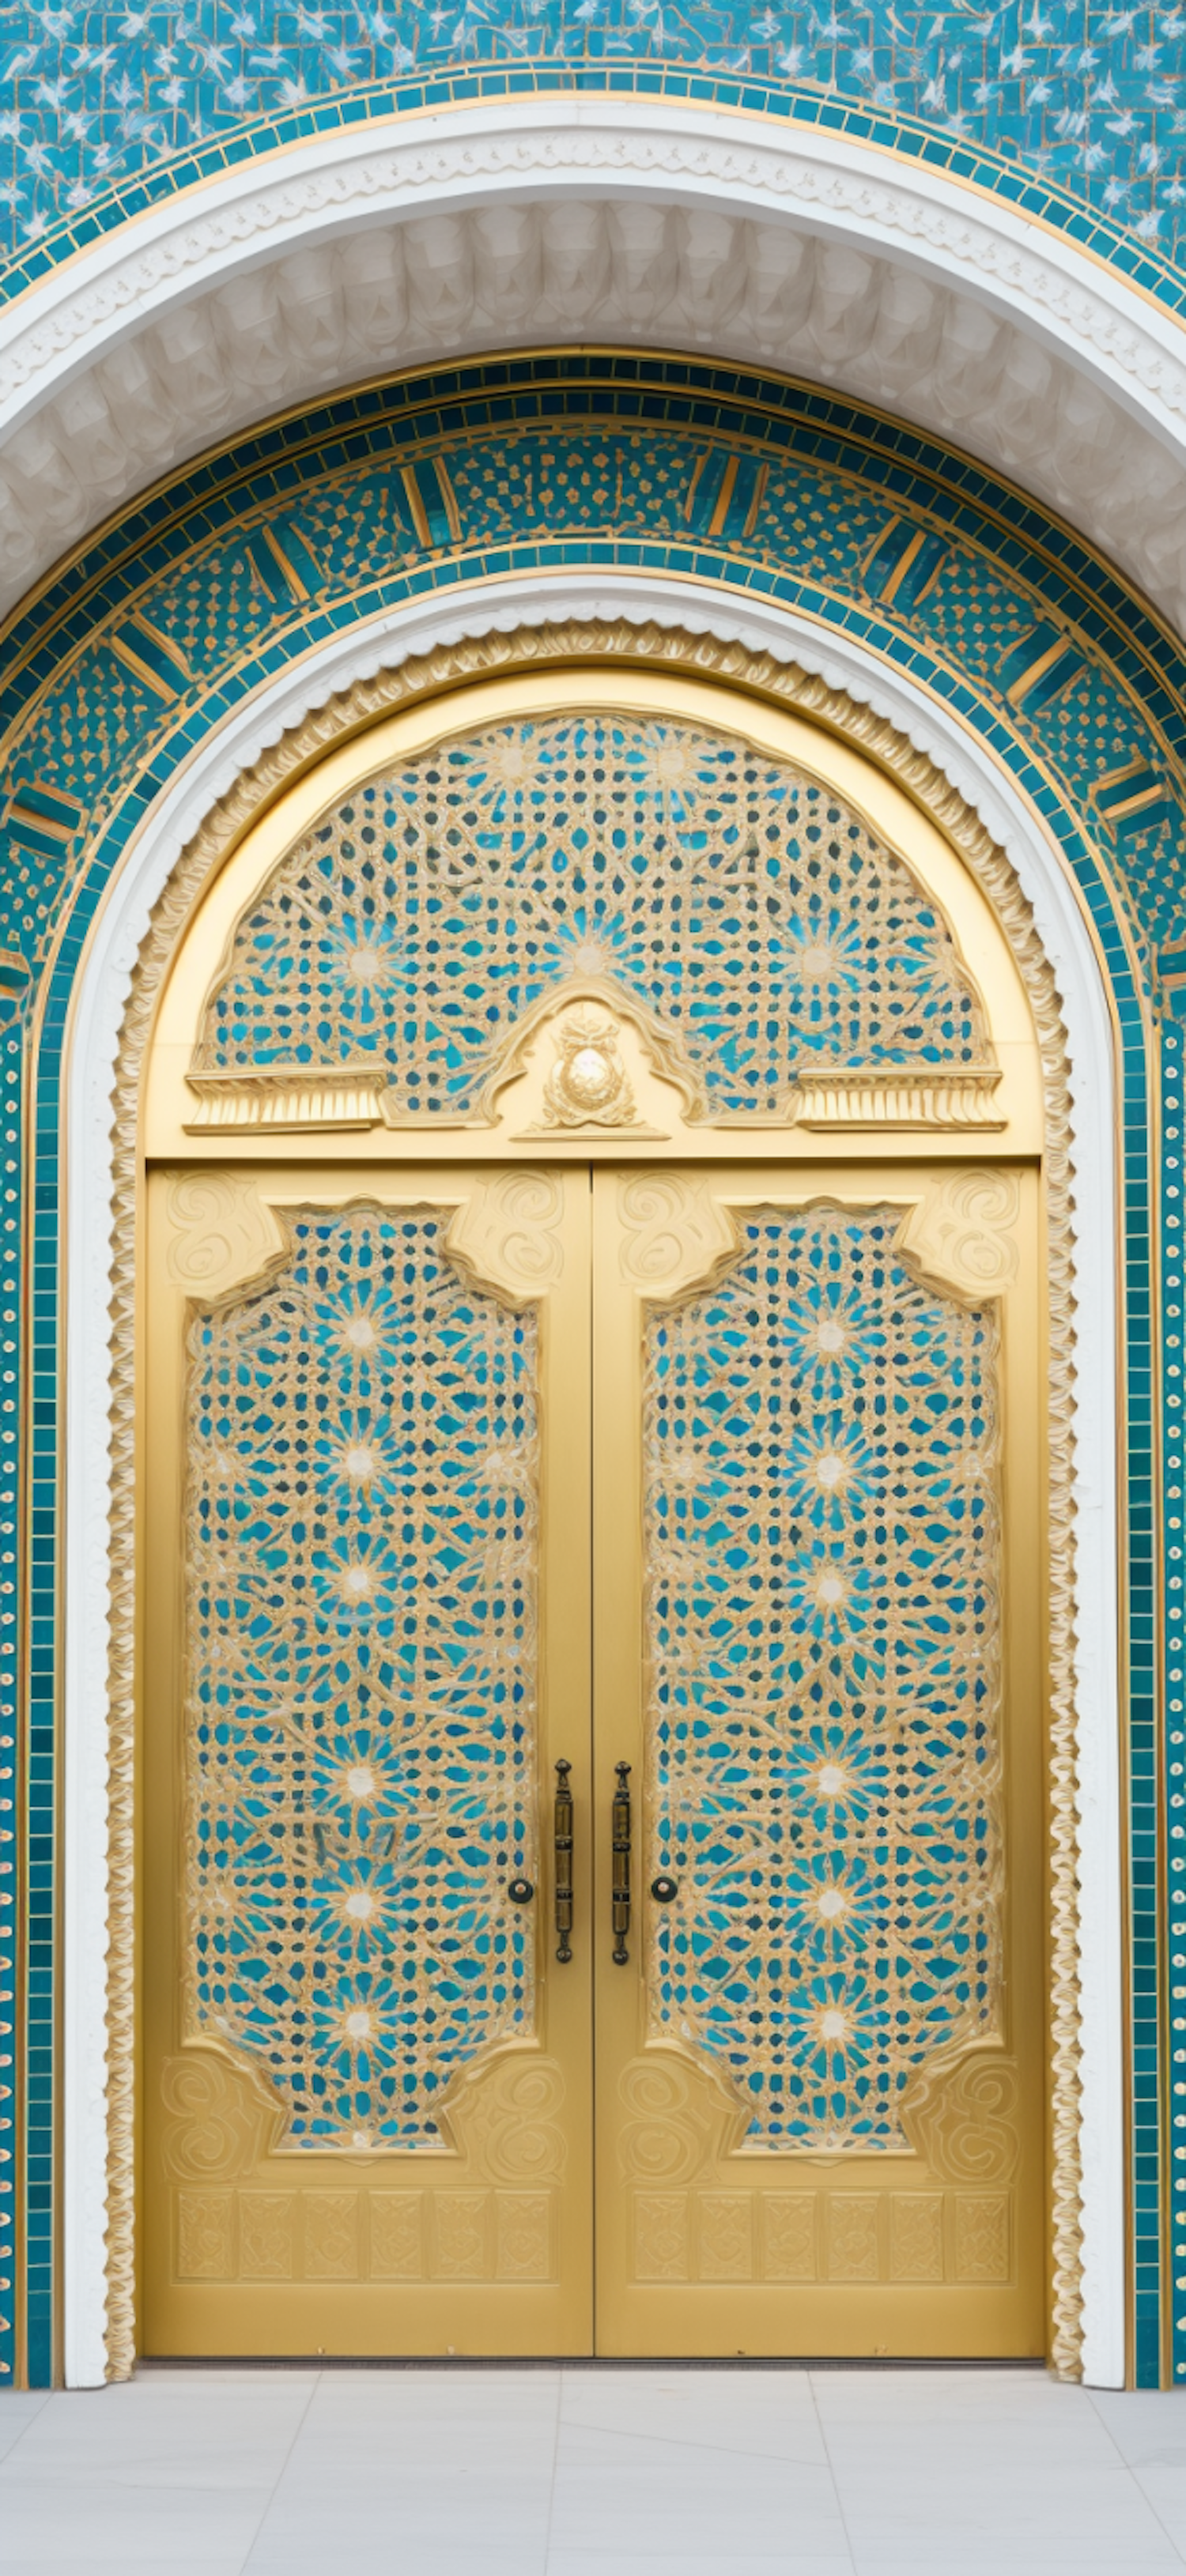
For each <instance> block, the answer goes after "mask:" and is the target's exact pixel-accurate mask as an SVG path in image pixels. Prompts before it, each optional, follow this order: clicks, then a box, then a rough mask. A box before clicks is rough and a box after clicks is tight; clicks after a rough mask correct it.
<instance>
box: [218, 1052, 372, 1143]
mask: <svg viewBox="0 0 1186 2576" xmlns="http://www.w3.org/2000/svg"><path fill="white" fill-rule="evenodd" d="M185 1079H186V1084H187V1087H188V1089H189V1090H190V1091H192V1093H193V1095H194V1099H195V1102H196V1107H195V1109H194V1114H193V1116H192V1118H187V1119H186V1122H185V1132H186V1134H187V1136H208V1135H211V1134H212V1133H221V1134H224V1135H239V1134H242V1133H243V1131H244V1130H245V1129H247V1130H250V1129H258V1130H259V1131H260V1132H261V1133H263V1134H266V1135H269V1136H279V1135H284V1134H285V1133H288V1134H291V1133H293V1131H294V1130H299V1129H302V1128H318V1129H321V1130H323V1131H324V1130H325V1129H326V1128H338V1129H348V1128H366V1127H377V1126H378V1125H379V1124H380V1121H381V1119H382V1116H383V1107H382V1098H383V1092H384V1090H385V1088H386V1084H387V1068H386V1065H384V1064H343V1065H337V1066H334V1065H304V1064H277V1065H270V1066H269V1067H268V1069H267V1071H266V1072H264V1073H259V1072H252V1073H187V1075H186V1077H185Z"/></svg>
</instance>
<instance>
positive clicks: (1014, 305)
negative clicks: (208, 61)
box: [0, 94, 1186, 631]
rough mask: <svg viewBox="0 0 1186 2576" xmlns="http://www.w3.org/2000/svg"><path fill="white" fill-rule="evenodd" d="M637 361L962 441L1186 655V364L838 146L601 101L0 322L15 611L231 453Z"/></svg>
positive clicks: (455, 120) (1071, 251)
mask: <svg viewBox="0 0 1186 2576" xmlns="http://www.w3.org/2000/svg"><path fill="white" fill-rule="evenodd" d="M611 341H612V342H617V343H622V342H625V343H634V344H636V345H640V344H641V345H647V346H649V347H651V348H655V347H667V348H673V349H680V350H690V351H693V352H694V353H695V354H696V355H698V356H704V357H706V358H707V357H725V358H737V359H741V360H744V361H745V362H746V363H747V364H749V365H751V366H752V365H754V364H757V365H762V364H767V365H772V366H777V367H778V368H779V369H780V371H783V372H788V373H792V374H797V375H801V376H805V377H807V378H809V379H818V380H821V381H823V382H826V383H827V384H829V385H830V386H832V387H834V388H836V389H838V390H840V391H843V392H851V393H852V394H854V395H856V396H859V397H860V398H861V399H862V400H866V401H873V402H874V403H876V404H878V405H881V406H882V407H884V408H886V409H889V410H891V411H894V412H897V413H898V414H899V415H901V416H904V417H906V418H908V419H910V420H912V421H913V422H915V423H916V424H917V425H918V426H919V427H921V428H924V429H926V430H928V431H930V432H932V433H933V434H935V435H937V436H939V437H941V438H944V439H947V440H949V441H950V440H952V439H954V440H956V441H957V442H959V443H960V444H962V445H963V446H965V447H966V448H968V449H970V450H971V451H972V452H973V453H974V454H976V455H977V456H978V457H980V458H981V459H982V460H983V461H984V462H985V463H987V464H989V465H991V466H992V467H993V468H994V469H996V470H998V471H1000V472H1002V473H1003V474H1004V475H1006V476H1007V477H1010V478H1012V479H1013V480H1015V481H1016V482H1018V483H1020V484H1022V485H1023V486H1025V487H1026V488H1027V489H1030V490H1032V491H1033V492H1034V493H1035V494H1036V495H1037V496H1039V497H1040V498H1041V499H1042V500H1043V501H1045V502H1047V503H1049V504H1050V505H1051V506H1053V507H1054V508H1055V509H1056V510H1058V511H1060V512H1061V513H1062V514H1063V515H1064V516H1065V517H1066V518H1068V519H1069V520H1070V521H1071V522H1072V523H1073V524H1074V525H1076V526H1077V527H1078V528H1079V529H1080V530H1081V531H1082V532H1083V534H1084V535H1085V536H1087V537H1088V538H1089V540H1090V541H1091V542H1092V543H1094V544H1097V545H1099V546H1100V547H1101V548H1102V550H1103V551H1104V552H1106V553H1109V554H1111V555H1112V556H1113V557H1114V558H1115V559H1116V561H1117V562H1118V563H1120V564H1121V565H1122V566H1123V568H1124V569H1125V570H1126V571H1127V572H1128V573H1130V574H1131V575H1132V576H1133V577H1134V578H1135V579H1136V580H1137V581H1138V582H1139V583H1140V584H1141V585H1142V586H1143V587H1144V589H1145V590H1146V591H1147V592H1148V594H1149V596H1150V597H1151V598H1152V599H1153V600H1154V602H1155V604H1156V605H1157V606H1159V607H1160V609H1161V610H1162V612H1163V614H1165V615H1166V616H1167V617H1168V618H1169V619H1170V620H1171V622H1174V623H1176V624H1177V626H1178V627H1179V629H1180V630H1182V631H1186V478H1184V476H1183V465H1184V464H1186V341H1184V337H1183V332H1182V327H1181V324H1180V322H1178V321H1177V320H1176V319H1175V317H1174V316H1173V315H1172V314H1171V313H1169V312H1168V311H1167V310H1165V309H1164V308H1163V307H1161V306H1159V305H1158V304H1157V303H1156V301H1155V300H1154V299H1153V298H1152V297H1151V296H1148V295H1146V294H1144V293H1143V292H1142V291H1141V289H1139V288H1138V287H1135V286H1133V285H1131V284H1130V283H1129V282H1128V280H1127V279H1125V278H1124V277H1122V276H1121V275H1120V274H1119V272H1118V271H1116V270H1113V269H1110V268H1109V267H1107V265H1106V264H1105V263H1103V262H1102V261H1100V260H1099V259H1097V258H1095V257H1093V256H1092V255H1091V254H1090V253H1088V252H1085V251H1081V250H1080V249H1078V247H1077V246H1076V245H1075V244H1074V243H1073V242H1072V241H1071V240H1070V239H1069V238H1068V236H1066V235H1065V234H1062V233H1056V232H1055V231H1054V230H1053V229H1052V228H1049V227H1044V226H1042V225H1041V224H1039V223H1037V222H1036V221H1034V220H1033V219H1030V218H1028V217H1024V216H1022V215H1020V214H1018V213H1017V212H1015V211H1014V210H1013V208H1012V207H1011V206H1009V205H1008V204H1007V203H1005V202H1003V201H1002V200H1001V199H1000V198H998V197H996V196H993V195H991V194H989V192H987V191H985V190H978V189H975V188H973V187H971V186H969V185H967V184H965V183H963V182H961V181H956V180H952V179H949V178H946V177H944V176H943V175H942V174H940V173H937V172H935V171H932V170H929V169H923V168H920V167H918V166H916V165H913V164H912V165H909V166H907V165H906V164H904V163H901V162H899V161H897V160H896V159H895V157H894V156H893V155H892V154H890V153H887V152H885V151H883V150H881V149H879V148H877V147H874V146H871V145H869V146H866V145H862V144H860V143H856V142H853V141H851V140H849V139H847V138H844V139H841V138H837V137H833V136H828V135H826V134H822V133H820V134H817V133H812V132H809V131H806V130H804V131H799V132H797V133H796V134H795V136H794V140H793V143H792V142H791V141H790V140H789V139H788V137H787V135H786V134H785V132H784V131H781V130H779V129H776V128H774V127H773V126H772V123H771V120H769V119H768V118H762V117H759V116H756V115H750V114H744V113H741V112H729V113H726V112H723V111H720V110H713V109H710V108H708V107H704V108H693V107H688V106H684V107H680V106H677V105H675V104H674V103H668V104H665V105H664V107H663V108H662V110H661V111H659V110H654V109H651V108H649V107H647V106H646V105H645V104H643V103H641V102H637V101H635V102H631V101H628V100H613V99H609V98H604V97H602V98H599V97H597V96H595V95H588V94H586V95H583V96H582V97H581V98H580V99H579V100H575V99H573V100H562V101H557V100H555V99H539V98H536V99H520V100H516V101H514V102H513V104H499V103H493V102H488V103H486V104H484V105H481V106H479V105H473V106H469V107H466V108H464V109H455V110H450V111H444V110H438V111H433V112H432V113H431V114H429V113H425V114H423V115H417V116H413V117H404V118H401V119H392V120H390V121H389V123H388V126H387V129H386V132H384V131H383V129H382V128H381V127H378V128H377V127H376V126H374V125H371V126H369V127H367V128H366V129H365V130H363V131H359V132H357V133H355V134H350V133H348V132H347V133H342V132H338V133H334V134H330V135H326V136H323V137H320V138H316V139H314V140H313V141H310V142H306V143H302V144H300V145H294V146H291V147H289V148H288V149H287V150H285V151H283V152H280V153H277V154H275V155H273V156H272V157H271V158H270V159H269V160H266V161H264V162H262V163H261V162H254V163H250V164H248V165H246V166H238V167H236V168H234V169H232V170H230V171H228V172H226V173H225V174H223V175H222V176H221V177H220V178H219V179H217V180H208V181H206V182H205V183H204V184H203V185H202V186H201V187H200V188H198V189H195V190H193V191H190V192H188V193H185V192H183V193H182V194H181V195H179V196H178V197H177V198H175V199H171V200H169V201H168V202H166V203H164V204H161V205H157V206H155V207H152V208H150V209H148V210H147V211H146V212H145V213H144V214H142V215H141V216H139V217H137V218H135V219H134V220H133V221H131V222H128V223H126V224H124V225H122V226H120V227H118V228H117V229H116V230H115V231H113V232H112V233H110V234H108V235H106V236H103V237H101V238H100V239H99V240H98V241H97V242H96V243H95V244H94V245H92V246H91V247H90V248H89V249H87V250H85V251H79V252H78V253H76V254H75V256H74V257H73V258H72V259H71V260H70V261H69V262H68V263H66V265H65V266H64V267H62V268H60V269H58V270H56V271H53V272H51V274H50V275H49V276H48V277H47V278H46V280H45V281H44V282H42V283H41V284H39V285H38V286H37V287H35V288H31V289H29V290H28V291H27V292H26V294H25V295H23V296H22V297H20V298H19V299H18V300H17V301H16V302H15V303H14V304H13V305H12V306H11V307H10V308H9V309H8V311H7V312H6V313H5V314H4V315H3V316H0V357H2V362H3V363H2V365H0V380H2V382H3V386H4V392H3V397H2V399H0V607H2V606H4V605H11V604H12V603H13V602H14V601H15V600H16V599H17V597H18V596H19V595H20V593H21V592H22V590H23V589H24V588H25V586H26V585H27V584H28V583H30V582H31V581H33V580H35V579H36V578H37V577H38V575H39V574H40V573H41V572H42V571H44V570H45V569H46V567H47V566H48V564H49V563H50V562H51V561H52V560H53V559H54V558H55V557H57V556H58V555H59V554H60V553H61V552H62V551H63V549H64V548H66V547H67V546H69V545H71V544H73V543H74V542H75V541H76V540H77V539H78V538H80V537H81V536H82V535H83V534H84V533H85V532H86V530H87V529H88V528H90V527H93V526H95V525H96V524H97V523H98V522H99V521H100V520H101V519H103V518H104V517H105V516H106V515H107V514H108V512H109V511H111V510H112V509H113V508H114V507H115V506H116V505H117V504H118V503H119V502H120V501H122V500H125V499H126V498H127V496H128V495H129V494H131V493H133V492H135V491H137V490H139V489H142V488H144V487H145V486H146V485H148V484H150V483H152V482H154V481H155V480H156V479H157V478H158V477H159V476H161V475H163V474H165V473H166V472H168V471H169V470H170V469H171V467H172V466H174V465H175V464H177V463H178V462H180V461H181V460H182V459H184V458H185V457H187V456H192V455H194V454H196V453H198V452H199V451H200V450H201V449H202V448H203V447H205V446H207V445H208V444H210V443H211V442H212V441H213V440H215V439H216V438H218V437H220V436H221V435H223V434H224V433H226V432H227V431H232V430H237V429H241V428H243V427H245V426H247V425H249V424H251V423H254V422H257V421H259V420H261V419H263V418H265V417H266V416H268V415H269V414H273V413H275V412H276V411H277V410H278V409H280V408H282V407H284V406H287V405H294V404H303V403H307V402H308V401H309V400H310V399H314V398H316V397H317V396H319V395H322V394H325V393H328V392H330V391H332V390H334V389H335V388H340V387H342V386H344V385H347V384H350V383H356V382H358V381H360V380H364V379H366V378H367V377H369V376H373V375H375V374H378V373H383V374H387V373H390V372H391V371H393V370H400V369H403V368H405V367H410V366H413V365H415V364H421V363H423V362H424V361H425V360H428V361H429V362H431V361H432V360H434V359H436V360H438V361H439V360H440V359H441V358H442V357H444V358H447V359H454V358H461V357H464V356H466V355H469V354H471V353H472V354H477V353H479V352H481V351H490V350H492V349H501V348H512V347H525V346H530V345H539V344H540V343H541V342H542V343H545V344H547V345H566V344H567V345H585V346H588V345H589V343H590V342H593V343H595V344H604V343H607V342H611Z"/></svg>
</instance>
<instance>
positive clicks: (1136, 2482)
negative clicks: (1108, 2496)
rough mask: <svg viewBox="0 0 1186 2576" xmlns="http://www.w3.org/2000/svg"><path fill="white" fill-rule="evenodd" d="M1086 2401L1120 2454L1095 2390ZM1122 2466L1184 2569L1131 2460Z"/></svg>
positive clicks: (1184, 2557)
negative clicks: (1096, 2397) (1097, 2402)
mask: <svg viewBox="0 0 1186 2576" xmlns="http://www.w3.org/2000/svg"><path fill="white" fill-rule="evenodd" d="M1087 2401H1088V2404H1089V2406H1090V2408H1091V2411H1092V2414H1093V2415H1094V2417H1095V2420H1096V2422H1097V2424H1102V2425H1103V2428H1104V2431H1105V2432H1106V2434H1107V2436H1108V2439H1109V2441H1110V2442H1111V2444H1112V2446H1113V2449H1114V2450H1116V2451H1118V2452H1120V2444H1119V2443H1118V2441H1117V2440H1116V2436H1115V2434H1114V2433H1113V2431H1112V2428H1111V2425H1110V2424H1109V2423H1108V2420H1107V2417H1106V2416H1104V2415H1101V2413H1100V2410H1099V2408H1098V2406H1097V2405H1096V2402H1095V2390H1094V2388H1089V2389H1088V2390H1087ZM1120 2456H1121V2458H1122V2459H1123V2458H1124V2454H1123V2452H1120ZM1124 2465H1125V2468H1126V2469H1127V2471H1128V2474H1129V2477H1130V2478H1131V2479H1132V2483H1133V2485H1134V2487H1135V2488H1136V2491H1137V2494H1138V2495H1139V2496H1140V2497H1141V2499H1142V2501H1143V2503H1145V2504H1147V2505H1148V2507H1149V2511H1150V2513H1151V2514H1152V2516H1153V2519H1154V2521H1155V2523H1156V2524H1157V2528H1158V2530H1159V2531H1163V2532H1164V2533H1165V2536H1166V2539H1167V2540H1168V2542H1169V2545H1170V2548H1171V2549H1172V2550H1173V2553H1174V2556H1175V2558H1176V2559H1177V2561H1178V2565H1179V2567H1186V2555H1184V2554H1183V2552H1182V2550H1181V2549H1180V2548H1179V2546H1178V2543H1177V2541H1176V2540H1175V2538H1174V2535H1173V2533H1172V2531H1171V2530H1170V2527H1169V2524H1168V2523H1167V2522H1166V2521H1164V2519H1163V2517H1162V2515H1161V2514H1160V2513H1159V2512H1158V2510H1157V2506H1156V2505H1155V2504H1154V2501H1153V2498H1152V2496H1151V2495H1150V2494H1149V2493H1148V2491H1147V2489H1146V2488H1145V2487H1143V2486H1142V2484H1141V2481H1140V2479H1139V2477H1138V2476H1137V2474H1136V2470H1135V2468H1134V2467H1133V2463H1132V2461H1131V2460H1125V2461H1124Z"/></svg>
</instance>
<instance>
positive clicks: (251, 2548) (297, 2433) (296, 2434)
mask: <svg viewBox="0 0 1186 2576" xmlns="http://www.w3.org/2000/svg"><path fill="white" fill-rule="evenodd" d="M325 2376H326V2374H325V2372H324V2371H323V2370H319V2371H318V2372H317V2374H316V2376H315V2378H314V2381H313V2385H312V2387H311V2389H310V2390H309V2394H308V2396H307V2397H306V2399H305V2403H304V2405H303V2406H302V2408H301V2411H300V2414H299V2416H298V2417H297V2420H296V2423H295V2424H294V2425H293V2428H292V2436H291V2439H290V2441H289V2444H288V2448H287V2450H286V2451H285V2454H284V2457H283V2459H282V2461H281V2463H280V2466H279V2468H278V2469H277V2471H276V2475H275V2477H274V2478H273V2480H272V2492H271V2494H270V2496H269V2497H268V2501H267V2503H266V2505H265V2506H264V2508H263V2511H262V2513H261V2514H260V2517H259V2521H258V2522H257V2523H256V2526H255V2529H254V2531H253V2532H252V2535H251V2538H250V2540H249V2541H248V2543H247V2548H246V2551H245V2553H244V2556H243V2557H242V2559H241V2560H240V2563H239V2576H248V2571H249V2569H250V2566H251V2561H252V2559H253V2558H254V2556H255V2553H256V2550H257V2548H258V2546H259V2539H260V2534H261V2532H262V2530H263V2527H264V2524H265V2523H266V2521H267V2519H268V2515H269V2514H270V2512H271V2510H272V2507H273V2505H274V2504H275V2501H276V2496H277V2493H278V2490H279V2487H280V2484H281V2481H282V2479H283V2478H284V2477H285V2476H286V2475H287V2472H288V2470H289V2468H290V2466H291V2463H292V2455H293V2452H294V2451H295V2449H296V2446H297V2443H298V2442H299V2440H300V2438H301V2435H302V2433H303V2432H304V2429H305V2425H306V2423H307V2422H308V2417H309V2408H310V2407H311V2405H312V2403H313V2400H314V2398H315V2397H316V2395H317V2391H318V2389H319V2388H320V2386H321V2383H322V2380H323V2379H324V2378H325Z"/></svg>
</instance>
